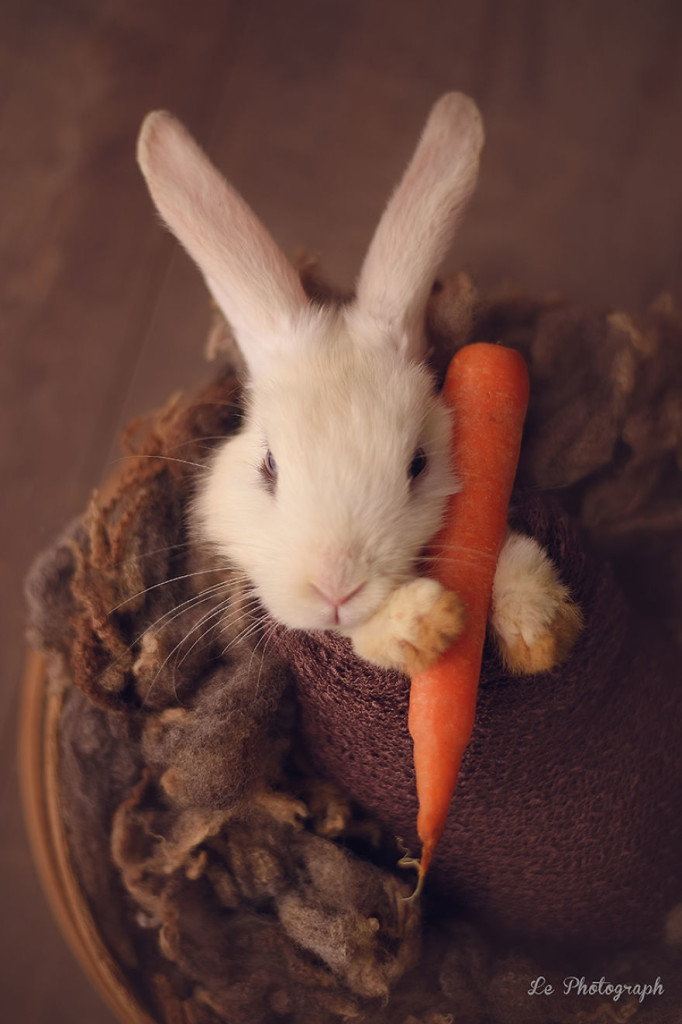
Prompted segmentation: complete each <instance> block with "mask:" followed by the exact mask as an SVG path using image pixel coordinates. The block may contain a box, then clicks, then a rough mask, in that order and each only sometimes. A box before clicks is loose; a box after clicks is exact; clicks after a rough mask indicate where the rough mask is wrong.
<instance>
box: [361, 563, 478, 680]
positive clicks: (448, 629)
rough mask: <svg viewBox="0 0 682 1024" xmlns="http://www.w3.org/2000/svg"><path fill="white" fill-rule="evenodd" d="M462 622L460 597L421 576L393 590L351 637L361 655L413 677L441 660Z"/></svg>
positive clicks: (462, 611) (457, 633)
mask: <svg viewBox="0 0 682 1024" xmlns="http://www.w3.org/2000/svg"><path fill="white" fill-rule="evenodd" d="M463 624H464V607H463V605H462V602H461V601H460V599H459V597H457V595H456V594H453V593H452V591H450V590H445V589H444V588H443V587H441V585H440V583H437V582H436V580H432V579H428V578H426V577H422V576H419V577H417V578H415V579H413V580H410V582H409V583H404V584H403V585H402V586H400V587H398V588H397V589H396V590H394V591H393V593H392V594H391V596H390V597H389V599H388V600H387V601H386V602H385V603H384V604H383V605H382V606H381V607H380V608H379V609H378V611H377V612H375V613H374V615H372V616H371V618H369V619H367V621H366V622H364V623H362V624H361V625H360V626H356V627H355V628H354V629H353V630H349V632H348V635H349V636H350V637H351V639H352V641H353V647H354V648H355V652H356V654H358V655H359V656H360V657H361V658H364V659H365V660H366V661H371V662H372V663H373V664H375V665H380V666H381V667H382V668H397V669H400V671H401V672H405V673H407V674H408V675H413V674H414V673H415V672H420V671H422V670H423V669H425V668H428V666H429V665H431V664H433V662H434V661H437V659H438V658H439V657H440V655H441V654H442V653H443V652H444V651H446V650H447V648H448V647H449V646H450V644H452V643H453V642H454V641H455V640H456V639H457V637H458V636H459V634H460V633H461V631H462V626H463Z"/></svg>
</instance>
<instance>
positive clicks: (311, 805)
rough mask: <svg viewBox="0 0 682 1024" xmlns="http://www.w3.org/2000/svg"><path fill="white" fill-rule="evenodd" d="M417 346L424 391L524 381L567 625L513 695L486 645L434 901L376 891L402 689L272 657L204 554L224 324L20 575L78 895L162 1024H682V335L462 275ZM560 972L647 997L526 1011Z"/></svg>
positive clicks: (282, 643) (219, 420)
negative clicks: (471, 364)
mask: <svg viewBox="0 0 682 1024" xmlns="http://www.w3.org/2000/svg"><path fill="white" fill-rule="evenodd" d="M304 279H305V281H306V284H307V286H308V289H309V291H310V292H311V293H312V292H316V293H317V294H318V295H319V294H324V293H325V288H324V285H322V284H321V283H320V282H318V281H316V280H314V277H313V276H312V271H311V268H310V267H309V266H308V267H306V268H304ZM428 329H429V335H430V338H431V342H432V350H431V360H432V364H433V366H434V368H435V369H436V372H437V373H438V375H439V378H440V379H442V377H443V374H444V370H445V367H446V365H447V362H448V361H449V358H450V356H451V354H452V352H453V351H454V350H455V349H456V348H457V347H459V346H460V345H462V344H464V343H466V342H467V341H473V340H477V341H478V340H485V341H500V342H502V343H504V344H509V345H512V346H514V347H517V348H518V349H519V350H520V351H521V352H522V353H523V354H524V356H525V357H526V359H527V361H528V365H529V371H530V376H531V385H532V392H531V393H532V398H531V406H530V411H529V418H528V423H527V428H526V433H525V438H524V446H523V451H522V459H521V464H520V468H519V473H518V479H517V483H518V488H517V490H516V492H515V497H514V505H513V509H512V521H513V524H514V526H515V527H516V528H517V529H520V530H522V531H525V532H528V533H530V534H532V535H533V536H535V537H537V538H538V539H539V540H540V541H541V542H542V543H543V544H546V545H547V547H548V549H549V551H550V554H551V555H552V557H553V558H554V559H555V561H556V563H557V565H558V566H559V569H560V571H561V574H562V576H563V578H564V580H565V582H566V583H568V584H569V586H570V587H571V588H572V590H573V593H574V596H575V597H576V598H577V600H578V601H579V603H580V604H581V607H582V610H583V613H584V615H585V618H586V630H585V632H584V634H583V636H582V637H581V640H580V642H579V644H578V645H577V647H576V648H575V650H574V652H573V653H572V655H571V657H570V659H569V661H568V662H567V664H566V665H565V666H563V667H562V668H560V669H557V670H555V671H553V672H551V673H545V674H543V675H541V676H537V677H533V678H516V679H513V678H510V677H509V676H507V675H506V674H505V673H504V671H503V669H502V667H501V665H500V664H499V662H498V659H497V656H496V654H495V651H494V649H493V648H492V646H491V647H486V652H485V656H484V665H483V675H482V682H481V688H480V696H479V702H478V711H477V720H476V728H475V731H474V736H473V740H472V743H471V745H470V747H469V750H468V751H467V754H466V755H465V759H464V762H463V765H462V771H461V776H460V779H459V782H458V787H457V792H456V794H455V798H454V800H453V804H452V809H451V815H450V819H449V822H448V826H447V828H446V832H445V834H444V836H443V839H442V841H441V845H440V847H439V850H438V855H437V858H436V860H435V862H434V865H433V869H432V874H431V876H430V877H429V882H428V885H427V889H426V892H425V894H424V898H423V899H422V901H416V902H405V900H404V898H403V897H404V896H406V895H408V894H409V892H410V891H411V888H412V886H413V884H414V877H413V874H412V873H410V872H409V871H405V870H400V869H397V868H396V862H397V860H398V858H399V856H400V845H399V844H398V843H397V841H396V838H395V837H396V835H400V836H401V837H402V839H403V841H404V842H405V843H406V844H407V845H408V846H410V847H411V849H412V852H413V853H416V852H417V850H418V848H417V844H416V836H415V830H414V824H415V816H416V801H415V795H414V777H413V772H412V763H411V747H410V741H409V736H408V734H407V726H406V717H407V700H408V682H407V680H406V679H405V678H403V677H401V676H400V675H399V674H397V673H385V672H379V671H378V670H374V669H373V668H371V667H370V666H368V665H365V664H363V663H361V662H359V661H358V660H357V659H355V658H354V657H353V656H352V653H351V652H350V650H349V647H348V644H347V643H346V642H345V641H344V640H342V639H340V638H336V637H334V636H332V635H331V634H317V635H307V636H306V635H303V634H299V633H290V632H287V631H286V630H282V629H280V630H279V631H278V632H277V634H276V637H273V639H272V640H271V642H270V643H268V644H267V645H266V644H264V643H263V634H262V633H261V632H259V631H258V630H255V631H252V630H251V629H250V627H251V626H252V624H253V620H252V618H251V617H250V616H251V615H252V612H250V611H249V609H248V607H247V605H246V603H245V600H244V598H245V594H244V588H243V584H242V583H241V582H240V581H239V577H238V574H237V573H235V571H234V569H233V568H231V567H229V566H226V565H216V563H215V562H214V561H212V560H211V553H210V551H208V550H207V548H206V547H205V546H204V545H202V544H200V543H199V542H198V540H197V539H196V538H195V537H193V536H192V533H191V530H190V524H189V518H188V508H189V503H190V501H191V497H192V494H193V489H194V486H195V482H196V479H197V474H198V473H200V472H201V470H198V469H197V468H196V467H195V466H193V465H191V464H192V463H200V464H201V463H203V462H204V461H205V460H206V457H207V448H209V447H210V446H211V445H214V444H215V443H216V442H215V440H207V439H214V438H215V437H216V436H221V435H227V434H229V433H230V432H232V431H234V430H236V429H238V426H239V422H240V390H239V386H238V382H237V376H236V372H235V371H236V368H238V360H237V359H236V358H235V354H234V348H233V346H232V344H231V342H230V339H229V337H228V335H227V332H226V330H225V328H224V325H223V324H222V323H221V322H220V321H217V322H216V327H215V330H214V332H213V334H212V338H211V347H212V349H213V350H214V351H216V350H220V349H223V350H226V352H227V359H226V360H224V363H223V367H222V369H219V370H217V371H216V372H215V374H214V376H213V379H212V380H211V381H210V382H209V384H208V385H207V386H206V387H205V388H204V389H202V390H201V391H199V392H198V393H197V394H195V395H192V396H186V397H176V398H175V399H173V400H172V401H171V402H170V403H169V404H168V406H167V407H166V408H165V409H164V410H162V411H161V413H158V414H155V415H152V416H149V417H147V418H146V419H144V420H141V421H138V422H137V423H135V424H132V425H131V427H130V428H129V430H128V431H127V435H126V438H125V446H126V451H127V453H128V455H129V456H130V457H129V458H128V459H127V460H126V462H125V463H124V468H123V470H122V471H121V472H119V473H117V474H116V476H115V477H112V478H111V479H110V480H109V481H108V482H107V484H106V485H105V487H104V488H103V490H102V491H101V492H100V493H98V494H95V495H94V496H93V499H92V502H91V504H90V506H89V508H88V510H87V511H86V513H85V515H84V517H83V519H82V520H81V521H79V522H78V523H75V524H73V525H72V526H71V527H70V528H69V530H67V532H66V533H65V535H64V536H63V537H62V538H61V539H60V540H59V541H58V542H57V543H56V544H55V545H54V546H53V547H52V549H51V550H50V551H48V552H46V553H45V555H44V556H42V557H41V559H39V560H38V562H37V563H36V566H35V567H34V570H33V572H32V574H31V577H30V579H29V582H28V585H27V593H28V602H29V609H30V639H31V642H32V643H33V644H34V646H36V647H38V648H39V649H40V650H42V651H43V652H44V653H45V655H46V658H47V664H48V669H49V673H50V679H51V687H52V688H53V690H55V689H56V690H58V691H59V692H61V694H62V701H63V703H62V714H61V719H60V732H59V750H60V761H59V773H60V775H59V784H60V803H61V807H62V813H63V817H64V821H65V825H66V829H67V835H68V841H69V847H70V853H71V858H72V861H73V865H74V869H75V871H76V873H77V876H78V879H79V882H80V885H81V887H82V889H83V892H84V895H85V896H86V899H87V900H88V903H89V905H90V907H91V909H92V912H93V916H94V918H95V921H96V922H97V926H98V929H99V930H100V932H101V934H102V936H103V938H104V941H105V942H106V944H107V946H108V947H109V949H110V950H111V952H112V954H113V956H114V957H115V959H116V960H117V961H118V963H119V964H120V965H121V969H122V971H123V972H124V974H125V975H126V977H127V978H128V979H129V983H130V986H131V989H133V990H134V991H135V992H136V994H137V996H138V998H139V999H140V1001H141V1002H142V1003H143V1004H144V1005H145V1006H146V1008H147V1009H148V1012H150V1013H151V1015H152V1016H153V1017H154V1018H155V1019H157V1020H159V1021H162V1022H167V1024H175V1022H182V1024H219V1022H221V1021H225V1022H229V1024H241V1022H244V1024H261V1022H263V1024H269V1022H271V1021H272V1022H284V1024H317V1022H319V1024H329V1022H333V1021H345V1020H349V1019H352V1020H353V1021H356V1022H359V1024H370V1022H371V1024H443V1022H445V1021H448V1020H456V1021H457V1022H458V1024H459V1022H460V1021H467V1022H472V1024H473V1022H476V1024H483V1022H484V1021H485V1022H486V1024H490V1022H492V1024H534V1022H537V1024H549V1022H550V1020H551V1021H552V1022H556V1024H559V1022H562V1024H563V1022H575V1024H578V1022H579V1021H581V1020H584V1019H585V1017H584V1014H585V1013H586V1012H588V1011H589V1013H590V1014H591V1015H592V1016H591V1017H590V1019H595V1020H596V1019H599V1020H604V1021H611V1020H613V1021H615V1020H618V1019H625V1017H622V1016H619V1015H620V1014H626V1015H627V1016H628V1019H632V1020H634V1021H635V1022H636V1024H647V1022H649V1021H651V1022H656V1024H668V1022H670V1024H673V1022H674V1021H676V1020H677V1016H676V1015H678V1012H679V1005H680V1004H681V1003H682V927H680V925H679V920H680V918H681V917H682V912H680V906H681V905H682V837H681V834H680V823H679V821H680V815H679V808H680V795H681V794H682V784H681V783H682V749H681V745H680V743H679V736H680V734H681V728H680V727H681V726H682V711H681V708H680V688H679V668H678V662H679V646H678V644H679V640H680V639H682V633H681V629H680V624H681V623H682V584H681V581H682V511H681V510H682V500H681V499H682V484H681V474H680V467H681V464H682V416H681V415H680V413H679V410H680V408H682V317H680V314H679V313H677V312H676V311H675V310H674V309H673V308H672V307H671V305H670V303H668V302H667V301H661V302H659V303H658V304H657V305H656V306H655V307H654V308H652V310H650V311H649V313H648V314H647V316H646V317H645V318H643V319H642V320H641V322H640V321H636V320H635V319H633V318H631V317H629V316H626V315H625V314H623V313H614V314H609V315H602V314H596V313H593V314H586V313H583V312H581V311H577V310H575V309H573V308H571V307H569V306H566V305H564V304H561V303H558V302H554V301H552V302H542V301H535V300H532V299H527V298H524V297H519V296H514V295H509V296H506V295H501V296H496V297H494V298H492V299H484V298H482V297H480V296H479V295H478V294H477V292H476V289H475V287H474V286H473V284H472V282H471V281H470V280H469V279H468V278H466V277H465V276H464V275H461V274H460V275H457V276H455V277H454V278H452V279H451V280H448V281H446V282H444V284H443V285H440V286H438V287H437V288H436V289H435V291H434V294H433V296H432V300H431V304H430V307H429V314H428ZM149 456H152V457H151V458H150V457H149ZM178 460H179V461H178ZM545 489H548V490H550V491H551V492H552V494H551V498H547V497H543V496H542V494H541V493H540V492H541V491H543V490H545ZM567 513H568V514H570V516H571V517H572V518H571V520H569V518H568V515H567ZM605 559H607V560H608V564H607V561H605ZM208 588H213V589H211V590H209V589H208ZM244 630H246V632H242V631H244ZM675 639H677V644H676V643H675ZM676 907H677V910H676V909H675V908H676ZM675 922H677V924H676V923H675ZM570 973H576V974H578V975H581V974H588V975H590V976H595V977H596V978H597V979H598V978H599V977H600V976H601V974H605V976H606V977H607V978H608V979H609V980H610V981H612V982H614V983H617V982H619V981H623V982H628V981H629V982H633V981H649V980H650V981H652V982H653V981H654V980H655V978H656V976H659V975H660V976H662V977H663V980H664V982H665V996H664V997H656V998H655V999H654V998H650V999H648V1000H645V1001H644V1002H640V1001H639V999H638V998H637V997H636V996H627V995H624V996H623V997H622V998H621V1000H620V1001H618V1002H617V1003H614V1002H613V1000H612V998H609V997H607V996H594V997H590V998H589V1000H586V998H583V997H571V996H566V997H563V996H562V997H561V999H560V1000H557V999H555V1000H553V1001H552V1003H551V1006H550V1005H549V1004H547V1003H545V1002H543V1001H542V1000H539V999H532V998H529V997H528V988H529V985H530V983H531V981H532V979H533V978H535V977H537V976H539V975H546V976H548V980H551V981H554V983H555V984H556V985H560V979H561V978H562V977H563V976H565V975H566V974H570ZM550 1014H553V1016H551V1017H550Z"/></svg>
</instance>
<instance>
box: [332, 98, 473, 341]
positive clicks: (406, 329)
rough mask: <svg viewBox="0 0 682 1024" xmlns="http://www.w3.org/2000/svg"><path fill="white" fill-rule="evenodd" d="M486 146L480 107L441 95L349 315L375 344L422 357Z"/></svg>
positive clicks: (363, 273) (381, 224)
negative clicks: (430, 309)
mask: <svg viewBox="0 0 682 1024" xmlns="http://www.w3.org/2000/svg"><path fill="white" fill-rule="evenodd" d="M482 146H483V124H482V121H481V115H480V114H479V112H478V108H477V106H476V104H475V103H474V101H473V100H472V99H470V98H469V97H468V96H465V95H463V94H462V93H458V92H451V93H446V94H445V95H444V96H441V98H440V99H439V100H438V102H437V103H436V104H435V106H434V107H433V109H432V111H431V113H430V115H429V118H428V120H427V122H426V126H425V128H424V131H423V133H422V137H421V139H420V140H419V143H418V145H417V148H416V150H415V152H414V154H413V156H412V159H411V160H410V163H409V164H408V167H407V170H406V171H405V173H404V174H403V177H402V180H401V182H400V184H399V185H398V187H397V189H396V190H395V192H394V193H393V195H392V196H391V198H390V200H389V202H388V205H387V207H386V209H385V211H384V213H383V216H382V217H381V220H380V221H379V226H378V227H377V230H376V232H375V234H374V238H373V239H372V243H371V245H370V247H369V250H368V252H367V256H366V257H365V262H364V263H363V266H362V270H361V272H360V277H359V279H358V285H357V298H356V302H355V305H354V306H353V307H351V309H350V310H349V318H350V320H351V322H352V323H353V326H354V327H355V329H356V331H357V333H358V335H359V336H360V337H363V336H364V337H365V338H366V340H368V341H369V342H370V343H371V344H390V345H392V346H393V347H394V348H396V349H397V350H398V351H399V352H401V353H402V354H403V355H405V356H408V357H412V358H415V359H420V358H422V356H423V350H424V342H425V338H424V314H425V311H426V304H427V301H428V298H429V294H430V291H431V287H432V285H433V282H434V278H435V276H436V273H437V271H438V268H439V266H440V264H441V262H442V260H443V259H444V257H445V255H446V253H447V251H448V249H449V247H450V244H451V242H452V240H453V238H454V235H455V232H456V230H457V227H458V225H459V222H460V219H461V217H462V214H463V212H464V209H465V208H466V205H467V203H468V201H469V198H470V197H471V194H472V192H473V190H474V186H475V184H476V179H477V176H478V161H479V156H480V152H481V147H482Z"/></svg>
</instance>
